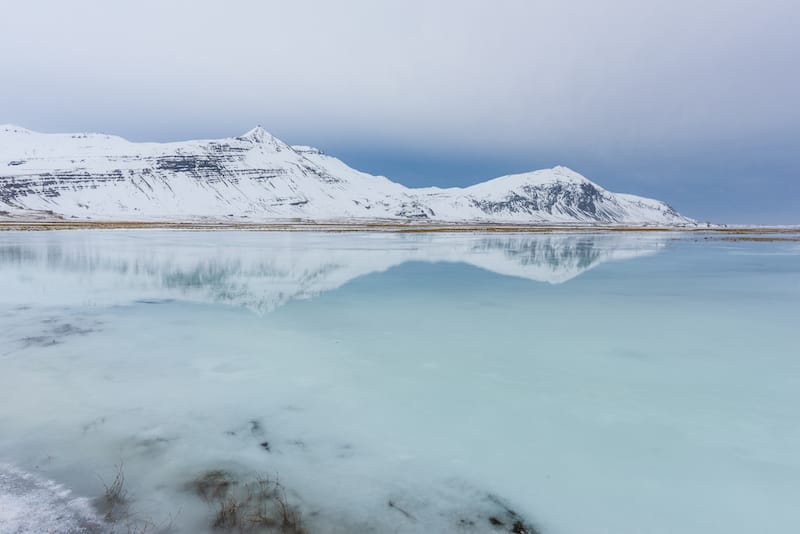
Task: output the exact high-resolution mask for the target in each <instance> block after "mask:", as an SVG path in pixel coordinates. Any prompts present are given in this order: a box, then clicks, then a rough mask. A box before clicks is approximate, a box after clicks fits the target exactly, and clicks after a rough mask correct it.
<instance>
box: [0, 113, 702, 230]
mask: <svg viewBox="0 0 800 534" xmlns="http://www.w3.org/2000/svg"><path fill="white" fill-rule="evenodd" d="M0 211H2V212H5V213H6V214H10V215H23V214H25V213H32V212H48V213H52V214H54V215H56V216H59V217H63V218H74V219H88V220H93V219H96V220H173V221H175V220H178V221H181V220H191V219H193V218H201V217H205V218H228V219H229V218H243V219H248V220H251V221H269V220H278V219H296V218H300V219H304V220H317V221H343V220H353V221H365V220H394V221H410V220H414V221H421V222H427V221H430V222H454V223H525V224H600V225H602V224H631V225H642V224H643V225H667V226H683V225H692V224H694V221H693V220H691V219H689V218H686V217H683V216H682V215H680V214H679V213H677V212H676V211H675V210H674V209H673V208H671V207H670V206H669V205H667V204H665V203H663V202H660V201H658V200H654V199H649V198H645V197H639V196H636V195H630V194H622V193H612V192H610V191H607V190H605V189H604V188H602V187H601V186H600V185H598V184H596V183H594V182H592V181H590V180H589V179H587V178H586V177H584V176H582V175H581V174H579V173H577V172H575V171H573V170H571V169H569V168H567V167H564V166H556V167H553V168H552V169H542V170H537V171H530V172H526V173H519V174H512V175H507V176H501V177H497V178H494V179H491V180H487V181H485V182H481V183H478V184H474V185H471V186H468V187H451V188H438V187H426V188H409V187H406V186H403V185H401V184H399V183H396V182H393V181H391V180H390V179H388V178H386V177H384V176H374V175H371V174H368V173H364V172H361V171H358V170H357V169H354V168H352V167H350V166H349V165H347V164H346V163H344V162H343V161H341V160H339V159H338V158H336V157H334V156H331V155H328V154H326V153H325V152H323V151H322V150H319V149H317V148H314V147H308V146H303V145H295V146H291V145H289V144H287V143H285V142H283V141H282V140H280V139H279V138H277V137H275V136H274V135H272V134H270V133H269V132H267V131H266V130H265V129H264V128H262V127H261V126H257V127H255V128H253V129H251V130H249V131H248V132H245V133H244V134H243V135H241V136H237V137H229V138H222V139H204V140H191V141H173V142H168V143H152V142H131V141H128V140H126V139H124V138H122V137H118V136H113V135H106V134H94V133H78V134H43V133H38V132H34V131H31V130H28V129H26V128H22V127H19V126H15V125H2V126H0Z"/></svg>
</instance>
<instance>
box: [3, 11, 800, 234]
mask: <svg viewBox="0 0 800 534" xmlns="http://www.w3.org/2000/svg"><path fill="white" fill-rule="evenodd" d="M4 4H5V5H4V6H3V13H4V15H3V17H2V18H0V49H2V50H3V51H4V53H3V54H2V55H0V72H2V73H3V75H2V78H3V83H2V84H0V122H13V123H19V124H21V125H24V126H26V127H30V128H34V129H38V130H43V131H74V130H92V131H98V130H99V131H107V132H113V133H118V134H121V135H124V136H126V137H129V138H132V139H140V140H145V139H147V140H166V139H177V138H191V137H198V136H202V137H219V136H222V135H232V134H236V133H240V132H242V131H244V130H246V129H248V128H250V127H251V126H253V125H254V124H255V123H261V124H263V125H264V126H265V127H266V128H267V129H269V130H271V131H272V132H273V133H275V134H276V135H278V136H280V137H282V138H286V139H287V140H289V141H293V142H303V143H307V144H316V145H320V146H322V147H324V148H326V149H327V150H329V151H330V152H334V153H336V152H337V151H338V152H339V153H342V154H344V155H345V156H349V157H350V159H351V160H355V161H351V162H352V163H354V164H358V163H359V160H360V159H363V161H365V162H368V166H370V167H372V168H370V170H373V171H376V172H381V173H382V174H387V175H389V176H392V170H393V169H394V168H393V166H392V165H391V164H387V168H374V167H375V165H374V164H373V163H370V162H374V163H378V164H379V163H380V161H381V159H382V158H384V159H385V160H386V161H399V160H401V161H402V160H407V161H408V162H410V163H407V164H406V165H399V166H395V167H396V170H398V171H399V174H400V175H401V176H399V178H400V179H402V180H404V181H407V182H414V181H415V180H416V181H417V182H418V183H422V182H426V181H427V182H429V183H436V182H442V183H454V182H459V181H461V182H462V183H463V182H469V181H475V180H476V179H479V178H488V177H489V176H486V175H483V176H472V175H469V173H466V174H463V173H462V174H460V175H457V174H455V173H454V172H447V171H444V170H442V169H446V168H447V161H448V160H451V161H453V162H456V163H457V162H458V161H460V160H462V158H464V157H466V158H467V159H468V160H469V161H474V162H475V163H476V166H477V167H476V168H480V169H481V170H483V169H484V168H487V167H490V168H492V169H496V170H497V172H498V173H503V172H510V171H512V170H521V169H519V167H521V166H527V165H534V164H550V163H551V162H552V163H556V162H558V163H564V164H566V165H571V166H573V167H576V168H578V170H580V171H582V172H584V173H585V174H587V175H590V176H591V177H592V178H594V179H596V180H597V181H598V182H600V183H604V185H608V186H609V187H617V188H620V187H623V186H624V187H627V188H628V189H629V190H632V191H633V192H640V193H648V192H651V191H652V192H655V191H662V190H663V191H664V192H666V194H667V195H668V197H669V195H670V194H672V193H674V197H675V198H667V200H671V201H672V202H673V203H674V204H676V205H677V206H678V207H680V203H681V201H683V200H686V201H687V205H689V204H691V200H690V198H689V197H688V196H686V193H685V192H684V193H681V190H682V188H683V190H690V189H691V188H690V187H689V186H697V187H701V188H714V187H718V186H719V185H720V184H725V183H726V182H725V181H724V180H726V179H729V180H734V182H735V181H737V180H740V181H741V184H740V186H741V187H745V189H747V188H748V187H749V188H750V189H748V191H751V190H752V192H756V191H757V190H760V189H763V188H765V187H766V188H769V187H772V186H774V187H779V188H783V189H784V190H791V191H797V190H798V189H800V186H798V172H797V171H798V166H797V164H796V163H794V162H793V160H794V157H793V155H794V153H796V152H797V150H798V148H800V143H798V137H800V106H798V105H797V104H796V98H797V95H798V94H800V69H798V68H797V67H796V64H795V63H796V58H797V56H798V53H799V52H800V47H799V46H798V45H797V43H796V41H797V40H796V36H795V29H796V28H797V27H800V7H798V4H797V2H796V1H788V0H787V1H784V0H767V1H762V2H756V1H754V0H745V1H735V0H727V1H721V0H706V1H704V2H702V3H698V2H688V1H685V0H677V1H670V2H667V1H661V0H654V1H650V2H639V1H632V0H617V1H615V2H611V3H608V2H596V1H588V0H578V1H563V2H555V1H531V0H526V1H517V0H498V1H496V2H487V1H474V0H468V1H464V0H462V1H445V0H441V1H427V2H426V1H417V0H412V1H405V2H399V1H398V2H374V1H361V0H349V1H342V2H324V1H316V2H311V1H303V0H300V1H291V2H290V1H286V0H284V1H282V2H275V1H244V0H234V1H226V2H219V1H213V2H212V1H205V0H200V1H198V0H195V1H172V2H155V1H149V0H148V1H138V2H106V1H88V0H79V1H75V2H59V1H36V0H33V1H29V2H25V3H22V2H6V3H4ZM431 160H437V164H436V165H433V166H432V167H429V168H431V169H439V170H437V171H436V174H434V173H432V172H427V171H426V170H425V167H424V165H423V162H425V161H429V162H430V161H431ZM438 160H441V161H438ZM415 161H416V162H419V165H417V166H416V167H415V164H414V162H415ZM486 162H490V163H486ZM494 162H496V165H495V163H494ZM462 166H463V165H462ZM403 167H408V169H409V171H408V172H406V171H405V170H403ZM457 167H459V165H458V164H455V165H454V168H457ZM744 169H748V170H747V171H746V172H745V170H744ZM487 170H490V169H488V168H487ZM459 172H460V171H459ZM738 175H741V177H740V178H737V176H738ZM737 183H738V182H737ZM742 184H743V185H742ZM753 184H756V185H757V186H756V185H753ZM412 185H417V184H416V183H412ZM631 186H633V187H631ZM748 194H750V193H749V192H748ZM662 196H663V195H662ZM741 200H744V199H741ZM734 204H736V201H734ZM716 208H719V206H717V207H714V208H712V209H710V210H709V211H710V212H712V213H713V212H714V210H715V209H716ZM787 208H788V206H786V205H783V206H782V205H779V204H776V205H774V206H772V207H770V206H769V205H768V206H765V207H764V209H765V210H766V212H765V214H764V216H763V217H761V216H759V217H760V218H761V219H763V220H766V219H767V218H769V217H770V213H772V214H773V215H774V214H776V213H779V212H782V210H783V211H786V209H787ZM692 209H694V208H692ZM717 211H719V210H718V209H717ZM723 211H724V210H723ZM691 215H694V216H702V215H703V214H702V213H697V212H694V213H691ZM791 215H792V213H791V209H789V212H788V216H789V217H791ZM797 219H798V220H797V221H795V222H800V214H799V215H798V217H797ZM770 222H776V221H770Z"/></svg>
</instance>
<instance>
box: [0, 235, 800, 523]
mask: <svg viewBox="0 0 800 534" xmlns="http://www.w3.org/2000/svg"><path fill="white" fill-rule="evenodd" d="M798 260H800V248H798V247H797V246H796V243H747V242H721V241H713V240H712V241H706V240H702V239H701V240H699V241H694V240H692V239H676V238H675V237H674V236H672V235H667V234H657V235H651V234H637V235H625V234H551V235H500V236H498V235H482V234H475V235H464V234H457V235H427V236H422V235H397V234H394V235H387V234H381V235H374V234H360V235H317V234H280V233H254V232H241V233H237V232H219V233H203V232H188V233H178V232H167V231H142V232H136V231H106V232H102V231H93V232H53V233H4V234H0V288H2V294H1V295H0V428H2V432H0V463H2V462H5V463H7V464H13V465H14V466H15V467H14V468H10V469H14V470H16V471H15V472H16V473H19V474H20V475H19V476H27V475H25V474H26V473H36V477H37V478H36V479H37V480H45V479H49V480H55V481H58V483H59V484H63V487H65V488H69V489H70V490H71V494H70V495H71V496H73V497H77V496H83V497H86V498H91V499H94V498H96V497H98V496H100V495H101V494H102V493H103V484H102V483H101V480H102V481H105V482H106V483H108V482H109V481H110V480H111V479H113V477H114V473H115V465H117V464H119V463H120V462H122V463H123V465H124V468H125V473H126V485H127V488H128V492H129V496H130V500H131V503H130V504H131V507H132V509H133V510H135V512H136V513H137V514H138V516H140V517H146V518H148V519H150V520H152V521H153V522H154V523H155V524H157V525H164V524H167V523H169V522H170V521H172V524H173V525H174V527H175V530H176V531H177V532H186V533H189V532H206V531H210V530H209V528H210V527H209V525H210V522H209V517H210V515H211V510H209V506H208V505H207V504H206V503H205V502H203V501H202V500H201V499H199V498H198V497H197V496H196V491H192V490H191V487H192V481H196V480H197V479H198V477H202V476H204V475H205V474H207V473H208V472H209V471H215V470H216V471H222V472H224V473H226V474H227V476H230V477H231V479H232V480H239V481H242V482H244V481H247V480H252V478H253V477H254V476H256V475H258V474H263V475H266V476H269V477H272V478H278V479H279V480H280V482H281V483H282V484H283V485H284V486H285V488H286V495H287V499H288V500H289V501H290V502H291V503H293V505H296V506H297V507H298V509H299V510H300V512H301V513H302V515H303V517H304V520H305V523H306V526H307V527H308V530H309V532H509V531H511V530H512V528H513V522H514V520H515V519H514V518H515V517H520V518H522V519H524V521H525V523H526V524H529V525H534V526H535V527H536V528H537V529H538V530H539V531H540V532H543V533H606V532H607V533H619V534H626V533H630V534H634V533H635V534H638V533H641V532H647V533H656V534H657V533H675V532H681V533H703V534H705V533H709V532H781V533H783V532H794V531H796V530H798V528H800V511H798V510H797V507H796V503H797V502H798V499H799V498H800V458H799V457H798V455H797V450H800V449H799V448H800V425H798V422H800V409H798V408H797V406H799V405H800V402H798V401H800V399H799V398H798V397H800V394H799V393H798V391H800V388H798V386H800V382H799V381H798V378H797V377H798V376H800V360H798V358H797V356H796V353H797V349H796V347H797V341H798V337H797V333H796V332H797V331H796V317H797V310H798V309H800V307H798V304H800V261H798ZM2 480H3V479H1V478H0V481H2ZM0 484H2V482H0ZM5 484H6V487H5V488H4V489H5V495H6V497H5V499H6V501H4V502H10V501H9V500H8V499H9V497H8V495H13V493H11V492H10V491H9V489H8V486H9V484H8V483H7V482H6V483H5ZM0 493H2V492H0ZM31 502H33V505H32V506H33V509H35V505H36V503H42V502H47V501H46V500H44V501H42V500H39V501H29V504H30V503H31ZM47 509H48V510H52V508H51V507H49V506H48V507H47ZM512 511H513V513H514V514H518V516H513V515H511V513H512ZM6 515H8V513H6ZM3 518H4V516H3V515H2V514H0V532H4V530H3V529H4V528H5V525H3V523H2V521H3V520H4V519H3ZM490 518H495V519H496V520H498V521H500V522H502V523H503V526H502V527H501V526H497V527H496V526H494V525H492V523H491V522H490ZM6 521H8V520H7V519H6ZM7 524H10V523H7ZM6 530H7V529H6ZM45 531H46V530H45ZM12 532H13V530H12ZM64 532H69V531H68V530H64Z"/></svg>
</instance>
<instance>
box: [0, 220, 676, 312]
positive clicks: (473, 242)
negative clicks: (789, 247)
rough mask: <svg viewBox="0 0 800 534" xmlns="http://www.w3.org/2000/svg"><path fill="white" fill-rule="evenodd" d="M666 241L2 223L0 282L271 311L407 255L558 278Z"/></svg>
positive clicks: (77, 297) (30, 292)
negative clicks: (5, 228)
mask: <svg viewBox="0 0 800 534" xmlns="http://www.w3.org/2000/svg"><path fill="white" fill-rule="evenodd" d="M665 244H666V237H665V236H663V235H653V234H621V233H597V234H591V233H572V234H569V233H565V234H506V235H486V234H388V233H387V234H362V233H359V234H315V233H263V232H183V233H181V232H170V231H148V232H126V231H109V232H54V233H46V234H36V233H8V234H4V235H0V283H2V287H3V290H4V294H5V300H6V301H7V303H11V304H20V305H22V304H31V303H41V304H51V305H78V304H90V305H108V304H125V303H130V302H133V301H136V300H141V299H154V298H155V299H181V300H187V301H192V302H214V303H227V304H231V305H237V306H244V307H248V308H251V309H253V310H257V311H270V310H273V309H275V308H277V307H279V306H281V305H282V304H285V303H286V302H288V301H290V300H293V299H303V298H310V297H313V296H315V295H318V294H320V293H323V292H325V291H329V290H332V289H336V288H338V287H341V286H342V285H344V284H346V283H347V282H349V281H351V280H354V279H356V278H359V277H361V276H365V275H368V274H370V273H376V272H382V271H386V270H387V269H390V268H392V267H395V266H397V265H401V264H403V263H406V262H410V261H417V262H459V263H465V264H469V265H473V266H476V267H479V268H481V269H485V270H487V271H491V272H494V273H498V274H501V275H506V276H515V277H519V278H525V279H528V280H533V281H536V282H545V283H551V284H559V283H563V282H566V281H568V280H571V279H573V278H575V277H576V276H579V275H580V274H581V273H583V272H586V271H587V270H589V269H592V268H594V267H596V266H598V265H600V264H602V263H604V262H607V261H614V260H626V259H631V258H636V257H639V256H645V255H650V254H655V253H657V252H658V251H659V250H661V249H663V248H664V246H665ZM42 288H47V289H46V290H45V291H42Z"/></svg>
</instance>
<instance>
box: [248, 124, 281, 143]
mask: <svg viewBox="0 0 800 534" xmlns="http://www.w3.org/2000/svg"><path fill="white" fill-rule="evenodd" d="M242 139H247V140H248V141H252V142H254V143H265V142H267V141H269V140H271V139H274V136H273V135H271V134H270V133H269V132H268V131H266V130H265V129H264V128H262V127H261V125H260V124H259V125H258V126H256V127H255V128H253V129H252V130H249V131H248V132H246V133H245V134H244V135H242Z"/></svg>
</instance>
